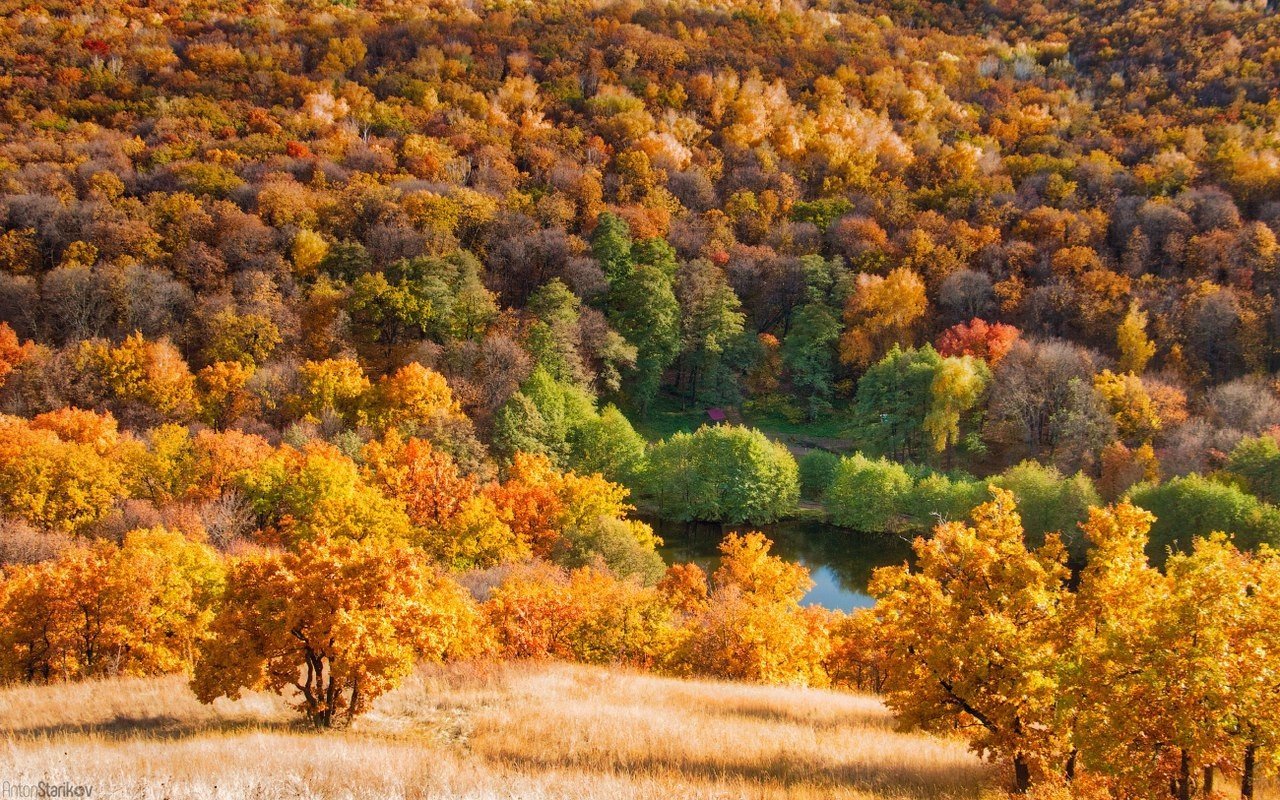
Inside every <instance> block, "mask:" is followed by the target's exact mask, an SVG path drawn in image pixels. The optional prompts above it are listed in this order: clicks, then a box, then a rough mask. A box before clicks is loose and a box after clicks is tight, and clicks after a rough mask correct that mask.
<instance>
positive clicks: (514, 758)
mask: <svg viewBox="0 0 1280 800" xmlns="http://www.w3.org/2000/svg"><path fill="white" fill-rule="evenodd" d="M0 735H2V736H3V737H4V740H5V746H4V748H3V749H2V751H0V775H2V776H4V777H5V778H7V779H9V780H10V781H13V782H19V783H20V782H30V783H34V782H37V781H40V780H46V781H50V782H53V783H59V782H63V781H66V782H69V783H71V784H91V785H93V786H94V794H93V796H95V797H97V796H112V797H129V796H145V797H160V796H163V797H168V798H174V799H175V800H177V799H178V798H188V797H190V798H197V797H198V798H210V797H228V798H231V797H235V798H242V797H371V796H376V797H383V798H401V797H442V796H446V797H466V798H498V797H504V798H505V797H519V798H558V797H564V798H569V797H573V798H584V799H585V800H590V799H591V798H620V797H626V798H670V797H689V798H693V797H699V798H711V797H716V798H729V797H751V798H781V797H787V798H811V797H812V798H817V797H822V798H961V797H965V798H971V797H975V796H976V795H977V794H978V793H979V792H980V790H981V787H983V786H986V785H989V784H992V783H993V782H995V781H997V780H998V776H997V775H996V774H995V772H994V771H993V770H992V769H990V768H989V767H987V766H985V765H983V764H981V763H980V762H978V760H977V759H976V758H975V757H973V756H972V755H971V754H969V753H968V752H967V751H966V750H965V747H964V745H963V744H961V743H959V742H957V741H949V740H944V739H937V738H932V737H927V736H917V735H907V734H901V733H897V732H895V731H894V730H893V728H892V721H891V718H890V716H889V714H888V712H887V711H886V710H885V709H884V708H883V706H882V705H881V704H880V703H879V702H878V701H877V700H875V699H873V698H870V697H861V696H854V695H847V694H838V693H834V692H824V691H817V690H808V689H789V688H771V687H758V686H746V685H741V684H725V683H713V682H702V681H679V680H672V679H665V678H656V677H652V676H648V675H641V674H637V673H632V672H623V671H618V670H610V669H601V668H592V667H583V666H574V665H565V664H550V665H536V666H533V665H522V664H514V665H506V666H497V667H492V668H488V667H486V668H484V669H474V668H450V669H444V670H430V671H424V672H421V673H419V674H418V675H416V676H414V678H413V679H411V680H410V681H408V682H407V683H406V684H405V686H403V687H402V688H401V689H399V690H398V691H396V692H395V693H393V694H391V695H388V696H387V697H385V698H383V700H382V701H381V702H379V704H378V705H377V707H376V708H375V710H374V711H373V712H372V713H371V714H370V715H369V716H368V717H366V718H364V719H361V720H360V721H359V722H358V723H357V725H356V726H355V727H354V728H353V729H351V730H348V731H342V732H334V733H326V734H318V733H314V732H311V731H310V730H307V729H304V728H299V727H296V726H295V723H294V721H293V716H292V715H291V714H290V713H289V712H288V710H287V709H286V708H285V707H284V706H283V705H282V704H281V703H280V702H279V700H278V699H276V698H274V697H270V696H266V695H251V696H248V697H246V698H244V699H242V700H240V701H239V702H235V703H225V702H220V703H218V704H217V705H215V706H213V707H206V706H201V705H200V704H199V703H197V702H196V701H195V699H194V698H193V697H192V696H191V695H190V693H189V692H188V691H187V689H186V687H185V686H184V684H183V681H182V679H181V678H177V677H171V678H163V679H155V680H111V681H104V682H90V683H81V684H74V685H63V686H55V687H43V688H37V687H26V688H15V689H8V690H4V691H2V692H0Z"/></svg>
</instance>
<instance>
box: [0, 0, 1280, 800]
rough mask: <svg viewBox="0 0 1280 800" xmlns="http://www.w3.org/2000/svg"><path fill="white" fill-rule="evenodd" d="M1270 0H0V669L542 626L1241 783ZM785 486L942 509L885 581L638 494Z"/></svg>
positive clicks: (287, 668)
mask: <svg viewBox="0 0 1280 800" xmlns="http://www.w3.org/2000/svg"><path fill="white" fill-rule="evenodd" d="M1272 5H1273V4H1272V3H1269V2H1262V1H1261V0H1243V1H1242V2H1214V3H1208V4H1206V3H1199V2H1196V3H1193V2H1189V0H1157V1H1156V2H1149V3H1132V2H1121V0H1096V1H1095V2H1090V3H1086V4H1081V3H1075V2H1066V0H1045V1H1044V2H1040V3H1036V4H1018V3H1011V2H988V3H976V2H959V3H953V2H929V1H928V0H903V2H877V0H868V1H867V2H834V0H814V2H793V1H792V0H785V1H784V2H755V1H754V0H706V2H702V1H701V0H699V1H697V2H689V3H667V2H632V3H623V2H600V3H584V2H561V1H556V2H541V3H523V4H515V3H507V2H505V1H504V0H492V2H484V3H454V2H448V1H446V2H434V3H419V2H403V1H402V0H380V1H379V2H372V1H371V0H370V1H368V2H366V1H365V0H341V2H329V0H302V1H301V2H290V3H268V2H258V0H240V2H205V1H203V0H173V1H172V2H125V1H124V0H102V2H97V3H94V4H89V5H86V4H84V3H73V2H67V1H66V0H40V2H26V3H20V2H16V1H15V0H8V1H7V2H6V0H0V7H2V8H3V10H4V13H3V14H0V90H2V92H0V94H2V95H3V99H2V100H0V570H2V579H0V678H3V679H4V680H22V681H36V682H40V681H54V680H75V679H85V678H94V677H98V676H102V675H107V674H129V675H147V674H157V673H165V672H189V673H190V674H191V675H192V685H193V688H194V689H195V691H196V693H197V695H198V696H199V697H200V698H201V699H202V700H206V701H212V700H213V699H214V698H216V697H219V696H224V695H230V696H235V695H236V694H237V693H239V692H242V691H245V690H249V689H258V688H265V689H270V690H274V691H280V692H284V693H286V694H290V695H291V696H295V699H296V702H297V705H298V708H299V710H300V711H301V712H303V713H304V714H306V715H307V716H308V717H309V718H310V719H311V720H312V721H313V722H315V723H316V724H317V725H320V726H329V725H335V724H345V723H346V722H348V721H349V720H350V719H351V718H352V717H354V716H355V715H357V714H359V713H361V712H362V711H364V710H366V709H367V708H368V707H369V704H370V703H371V702H373V700H374V699H375V698H376V697H377V696H378V694H380V693H381V692H383V691H386V690H387V689H389V688H391V687H392V686H394V685H395V684H396V683H397V682H398V681H399V680H400V679H401V678H402V677H403V676H404V675H405V674H406V673H407V672H408V671H409V670H410V669H411V668H412V666H413V665H414V664H415V663H416V662H418V661H420V660H424V659H426V660H436V659H443V658H453V657H463V656H466V657H471V656H481V657H494V656H496V657H509V658H541V657H554V658H572V659H578V660H582V661H588V662H597V663H606V662H607V663H624V664H628V665H634V666H637V667H645V668H654V669H661V670H665V671H669V672H672V673H675V674H682V675H713V676H718V677H725V678H734V679H745V680H760V681H768V682H778V683H794V684H810V685H824V684H828V683H833V682H834V683H836V684H849V685H856V686H858V687H860V688H866V689H873V690H877V691H884V692H886V696H887V698H888V701H889V702H890V703H891V704H892V705H893V706H894V707H895V708H896V709H897V710H898V711H899V713H900V716H901V718H902V720H903V721H904V722H907V723H911V724H919V725H923V726H926V727H932V728H940V729H945V730H948V731H959V732H961V733H963V734H965V735H968V736H970V738H971V740H972V741H973V743H974V746H975V747H976V748H977V749H979V750H981V751H983V752H984V753H986V754H988V755H991V756H993V757H1000V758H1004V759H1007V760H1008V762H1009V763H1010V764H1011V765H1012V767H1013V769H1014V774H1015V777H1016V783H1017V784H1018V785H1019V787H1020V788H1026V787H1027V786H1028V785H1029V784H1033V783H1039V784H1040V785H1041V786H1048V787H1049V788H1047V789H1045V791H1049V792H1058V791H1059V790H1061V791H1062V792H1066V793H1072V792H1074V793H1077V794H1080V795H1081V796H1093V795H1088V792H1090V791H1093V790H1094V789H1097V791H1098V792H1099V794H1098V795H1096V796H1105V795H1106V793H1107V792H1111V793H1113V794H1116V795H1119V796H1123V797H1146V796H1159V795H1162V794H1168V792H1169V791H1170V790H1171V789H1172V790H1173V791H1174V792H1175V793H1177V794H1178V795H1180V796H1182V797H1187V796H1189V794H1190V793H1191V791H1192V788H1193V784H1194V783H1195V782H1196V780H1200V781H1201V782H1202V784H1207V783H1208V782H1209V778H1210V777H1211V776H1212V775H1213V770H1214V769H1219V770H1228V771H1234V772H1236V773H1238V774H1239V776H1240V777H1241V778H1242V782H1243V783H1244V784H1245V786H1246V787H1248V786H1250V785H1251V776H1252V773H1253V771H1254V769H1255V768H1257V769H1264V770H1268V771H1272V772H1274V770H1275V768H1276V766H1277V752H1278V751H1277V742H1280V728H1277V724H1278V723H1277V719H1276V712H1275V709H1276V708H1280V698H1277V697H1276V688H1275V682H1274V675H1275V674H1276V671H1277V670H1278V669H1280V667H1277V665H1276V664H1275V660H1274V659H1275V654H1276V653H1277V652H1280V635H1278V634H1277V632H1276V629H1275V615H1274V614H1273V613H1269V612H1270V611H1271V610H1272V609H1273V607H1274V604H1275V602H1276V601H1277V599H1280V595H1278V594H1277V592H1278V591H1280V589H1278V586H1280V583H1278V579H1277V574H1278V573H1277V567H1276V556H1275V550H1274V549H1272V548H1273V547H1274V546H1280V510H1277V505H1276V504H1280V478H1278V477H1277V476H1280V394H1278V391H1277V377H1276V369H1277V367H1278V366H1280V306H1277V305H1276V301H1275V296H1276V293H1277V290H1278V289H1280V243H1278V241H1277V235H1280V199H1278V198H1280V139H1278V138H1277V134H1276V130H1275V120H1276V118H1277V112H1280V106H1278V105H1277V103H1278V102H1280V101H1278V100H1277V96H1276V87H1277V86H1280V48H1277V47H1275V42H1276V41H1278V40H1280V17H1277V16H1275V15H1274V14H1272V13H1270V12H1272V11H1274V9H1273V8H1271V7H1270V6H1272ZM708 412H714V416H708ZM672 418H675V419H676V423H675V424H674V425H669V424H668V422H669V421H670V420H671V419H672ZM706 420H714V421H715V422H717V423H722V422H723V423H728V424H716V425H707V426H701V423H702V422H703V421H706ZM742 420H745V421H746V422H747V423H748V424H747V425H742V424H738V423H739V422H740V421H742ZM784 436H789V437H792V438H790V439H788V443H789V444H790V449H789V448H788V446H786V445H784V444H783V443H782V442H781V441H779V439H781V438H782V437H784ZM793 450H794V451H795V452H798V453H799V452H802V451H803V453H802V457H801V458H800V460H799V462H798V463H797V460H796V458H795V457H794V456H793ZM802 495H803V497H804V499H805V500H806V501H810V502H815V501H820V502H821V503H822V505H823V507H824V508H825V511H826V514H827V515H828V517H829V518H830V519H831V520H833V521H834V522H836V523H837V524H840V525H843V526H846V527H849V528H851V529H857V530H858V531H861V532H864V533H877V532H901V531H914V532H921V533H924V532H928V531H933V536H932V538H924V537H922V538H921V539H920V540H919V541H918V543H917V545H916V554H917V558H918V564H917V565H916V567H915V568H913V569H908V568H905V567H904V568H902V569H892V570H888V571H885V572H883V573H881V574H880V576H879V577H878V578H877V579H876V582H875V589H876V594H877V595H878V600H879V604H878V606H877V608H876V610H875V611H874V612H864V613H860V614H853V615H844V614H835V613H829V612H826V611H824V610H822V609H817V608H808V607H804V606H802V605H801V599H802V598H803V596H804V593H805V591H806V588H807V586H808V577H807V575H806V573H805V571H804V570H803V569H801V568H799V567H798V566H796V565H793V564H788V563H786V562H785V561H783V560H781V559H779V558H777V557H776V556H774V555H772V554H771V553H770V545H769V543H768V540H767V539H765V538H764V537H763V536H761V535H759V534H745V535H734V536H731V537H729V538H727V539H726V540H725V541H724V543H723V546H722V550H723V558H722V559H721V563H720V566H719V568H718V569H717V570H715V571H714V572H713V573H712V574H710V575H709V576H708V575H707V574H706V573H705V572H704V571H703V570H701V569H700V568H698V567H696V566H692V565H675V566H671V567H668V566H667V565H666V564H664V563H663V561H662V559H661V558H660V556H659V555H658V552H657V549H656V548H657V545H658V544H659V542H658V540H657V537H655V535H654V533H653V531H652V529H651V528H650V527H649V526H648V525H646V524H644V523H642V522H639V521H637V520H636V519H635V518H634V517H633V516H632V512H633V511H635V507H634V506H633V503H634V504H636V505H639V506H642V507H643V508H644V509H645V510H646V511H651V512H655V513H657V514H659V515H662V516H666V517H670V518H673V519H678V520H687V521H694V520H697V521H721V522H730V523H743V522H745V523H751V524H756V523H760V524H763V523H769V522H773V521H776V520H779V519H782V518H785V517H788V516H791V515H794V514H795V513H796V511H797V508H798V506H799V504H800V502H801V499H800V498H801V496H802ZM1105 503H1111V504H1112V505H1109V506H1108V505H1104V504H1105ZM1015 506H1016V508H1017V509H1018V510H1019V512H1020V513H1015V511H1014V508H1015ZM975 508H976V509H977V510H976V511H975V510H974V509H975ZM1143 509H1147V510H1149V511H1151V512H1153V513H1154V517H1152V516H1150V515H1148V514H1147V511H1144V510H1143ZM812 510H814V511H816V509H812ZM1077 531H1082V532H1083V533H1077ZM851 535H853V534H851ZM1229 537H1233V538H1229ZM1148 557H1150V558H1151V559H1152V563H1148V561H1147V558H1148ZM1152 564H1156V565H1158V566H1159V567H1162V568H1163V571H1162V569H1160V568H1157V566H1153V565H1152ZM1073 568H1074V569H1076V570H1077V575H1075V576H1074V577H1075V578H1077V579H1078V580H1071V579H1070V578H1071V575H1070V572H1069V570H1070V569H1073ZM975 653H976V654H978V656H979V657H975V656H974V654H975ZM1177 676H1189V677H1188V678H1187V680H1185V681H1184V682H1182V683H1177V684H1176V685H1175V678H1176V677H1177ZM1259 676H1271V677H1270V678H1267V677H1259ZM1197 776H1203V777H1199V778H1198V777H1197ZM1076 777H1079V780H1074V779H1075V778H1076ZM1090 781H1092V783H1091V782H1090ZM1066 782H1070V783H1071V786H1070V787H1066V788H1064V786H1065V783H1066ZM1204 788H1206V791H1207V790H1208V787H1204ZM1054 796H1058V795H1054Z"/></svg>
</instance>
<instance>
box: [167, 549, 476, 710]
mask: <svg viewBox="0 0 1280 800" xmlns="http://www.w3.org/2000/svg"><path fill="white" fill-rule="evenodd" d="M478 621H479V616H478V611H477V610H476V608H475V606H474V605H473V604H472V602H471V599H470V598H469V597H468V596H467V594H466V592H465V590H463V589H462V588H461V587H460V586H458V585H457V584H456V583H454V582H453V581H451V580H449V579H448V578H444V577H440V576H438V575H437V574H436V572H435V570H434V568H433V567H432V566H431V565H430V564H429V562H428V561H427V559H426V556H425V555H423V554H422V553H421V552H420V551H418V550H415V549H413V548H411V547H409V546H408V545H405V544H402V543H399V542H391V543H388V542H387V541H385V540H378V539H377V538H369V539H365V540H361V541H355V540H352V539H346V538H338V539H330V538H328V537H322V538H319V539H316V540H313V541H310V542H303V543H301V544H300V545H299V547H298V549H297V550H296V551H294V552H287V553H267V554H255V555H251V556H248V557H246V558H244V559H242V560H240V561H239V562H238V563H236V564H235V565H234V566H233V567H232V568H231V570H230V572H229V574H228V577H227V588H226V595H225V597H224V599H223V605H222V608H221V609H220V611H219V613H218V615H217V617H216V618H215V619H214V621H213V624H212V626H211V628H212V633H213V636H212V638H211V640H210V641H209V642H207V643H206V644H205V645H204V647H203V649H202V652H201V658H200V659H199V661H198V662H197V665H196V669H195V676H194V678H193V679H192V689H193V690H194V691H195V693H196V696H197V697H198V698H199V699H200V700H201V702H204V703H210V702H213V700H214V699H216V698H218V697H223V696H225V697H229V698H231V699H233V700H234V699H236V698H237V697H239V696H240V693H241V691H243V690H245V689H268V690H270V691H273V692H277V693H280V694H284V693H286V692H289V691H290V690H295V691H296V692H297V695H298V699H297V701H296V703H295V707H296V708H297V709H298V710H299V711H301V712H302V713H304V714H306V715H307V717H308V718H310V719H311V721H312V722H313V723H314V724H315V725H316V726H317V727H321V728H329V727H333V726H335V725H341V724H345V723H349V722H350V721H351V720H352V719H353V718H354V717H355V716H356V715H358V714H361V713H363V712H364V711H367V710H368V709H369V705H370V704H371V703H372V702H373V700H374V699H376V698H377V697H378V696H379V695H381V694H383V693H384V692H386V691H388V690H390V689H393V688H395V687H396V686H397V685H398V684H399V682H400V681H401V680H402V679H403V678H404V677H405V676H407V675H408V674H409V673H410V672H411V671H412V670H413V667H414V665H415V663H416V662H417V661H418V660H419V659H425V660H441V659H443V658H444V657H446V656H447V655H451V654H456V653H459V652H463V651H465V650H466V649H468V648H469V647H471V646H473V645H475V644H476V642H477V641H478V630H479V628H478Z"/></svg>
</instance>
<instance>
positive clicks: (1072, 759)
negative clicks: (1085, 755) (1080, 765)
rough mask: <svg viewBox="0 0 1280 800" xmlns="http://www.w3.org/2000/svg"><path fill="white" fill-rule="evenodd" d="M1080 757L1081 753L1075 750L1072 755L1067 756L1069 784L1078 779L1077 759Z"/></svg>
mask: <svg viewBox="0 0 1280 800" xmlns="http://www.w3.org/2000/svg"><path fill="white" fill-rule="evenodd" d="M1079 755H1080V751H1079V750H1075V749H1073V750H1072V751H1071V755H1069V756H1067V769H1066V775H1067V782H1068V783H1070V782H1071V781H1073V780H1075V779H1076V758H1077V757H1078V756H1079Z"/></svg>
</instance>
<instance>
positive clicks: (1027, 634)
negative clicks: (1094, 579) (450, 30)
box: [871, 487, 1070, 792]
mask: <svg viewBox="0 0 1280 800" xmlns="http://www.w3.org/2000/svg"><path fill="white" fill-rule="evenodd" d="M991 491H992V493H993V494H994V496H995V499H994V500H992V501H991V502H989V503H984V504H983V505H980V506H978V507H977V508H976V509H974V512H973V519H974V525H973V527H970V526H967V525H965V524H963V523H959V522H949V523H944V524H942V525H939V526H938V527H937V528H936V530H935V531H934V535H933V537H932V538H931V539H924V538H918V539H916V541H915V545H914V548H915V552H916V556H917V559H918V564H917V566H916V568H915V569H911V568H909V567H906V566H903V567H885V568H883V569H879V570H877V571H876V574H875V577H874V579H873V580H872V585H871V592H872V594H873V595H874V596H875V597H876V600H877V603H876V609H875V610H876V616H877V623H878V624H877V628H878V632H879V636H880V641H881V644H882V646H883V647H884V648H885V652H886V659H885V670H886V680H885V692H886V701H887V703H888V705H889V706H890V707H891V708H892V709H893V710H894V712H895V713H896V714H897V715H898V718H899V719H900V720H902V721H903V722H904V723H905V724H907V725H915V726H919V727H922V728H926V729H932V730H955V729H956V728H957V727H958V728H959V730H960V731H962V732H963V733H965V735H967V736H968V737H969V741H970V746H971V747H972V748H973V749H974V750H976V751H978V752H980V753H982V754H983V755H985V756H987V757H989V758H992V759H1008V760H1009V761H1011V762H1012V765H1013V771H1014V782H1015V786H1016V788H1017V790H1018V791H1019V792H1025V791H1026V790H1027V789H1028V787H1029V786H1030V784H1031V780H1032V778H1033V776H1034V775H1043V774H1046V773H1047V772H1049V771H1050V770H1052V769H1054V768H1055V767H1056V766H1057V765H1058V764H1059V763H1060V762H1061V761H1062V756H1063V753H1064V751H1065V749H1066V748H1065V742H1064V740H1063V739H1064V737H1063V736H1062V734H1061V732H1060V730H1059V728H1058V726H1056V725H1055V719H1054V717H1055V705H1056V698H1057V687H1058V673H1059V670H1060V665H1061V653H1060V648H1059V647H1058V644H1057V643H1058V641H1059V638H1060V635H1059V626H1060V624H1061V622H1062V620H1063V618H1064V615H1065V612H1066V609H1067V606H1068V604H1069V601H1070V595H1069V593H1068V592H1067V590H1066V587H1065V582H1066V579H1067V575H1068V573H1067V568H1066V566H1065V560H1066V551H1065V550H1064V549H1063V547H1062V544H1061V542H1060V541H1059V540H1058V537H1057V536H1049V537H1048V538H1047V541H1046V542H1045V545H1044V546H1043V547H1041V548H1040V549H1038V550H1033V551H1032V550H1028V549H1027V547H1026V544H1025V543H1024V539H1023V531H1022V522H1021V519H1020V518H1019V517H1018V512H1017V510H1016V508H1015V507H1014V500H1013V494H1012V493H1010V492H1008V491H1006V490H1004V489H997V488H995V487H992V489H991Z"/></svg>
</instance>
